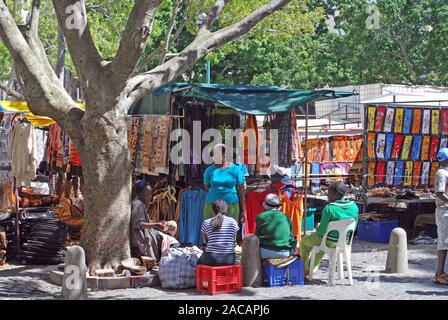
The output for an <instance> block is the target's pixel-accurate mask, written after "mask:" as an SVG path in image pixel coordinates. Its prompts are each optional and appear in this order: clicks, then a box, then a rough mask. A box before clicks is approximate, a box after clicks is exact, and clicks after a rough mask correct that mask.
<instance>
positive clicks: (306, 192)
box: [303, 103, 308, 235]
mask: <svg viewBox="0 0 448 320" xmlns="http://www.w3.org/2000/svg"><path fill="white" fill-rule="evenodd" d="M303 170H304V171H305V181H303V186H304V191H305V194H304V198H303V215H304V219H305V220H303V235H306V211H307V208H308V203H307V202H308V103H307V104H306V105H305V163H304V166H303Z"/></svg>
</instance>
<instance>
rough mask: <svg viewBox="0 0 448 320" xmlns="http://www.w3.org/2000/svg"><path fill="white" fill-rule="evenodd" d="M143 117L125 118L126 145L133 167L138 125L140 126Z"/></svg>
mask: <svg viewBox="0 0 448 320" xmlns="http://www.w3.org/2000/svg"><path fill="white" fill-rule="evenodd" d="M142 122H143V119H142V118H141V117H129V118H127V119H126V124H127V133H128V147H129V153H130V156H131V166H132V168H134V167H135V161H136V156H137V142H138V134H139V131H140V127H141V126H142Z"/></svg>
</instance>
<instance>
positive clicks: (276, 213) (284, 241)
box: [255, 193, 297, 259]
mask: <svg viewBox="0 0 448 320" xmlns="http://www.w3.org/2000/svg"><path fill="white" fill-rule="evenodd" d="M280 206H281V199H280V197H279V196H277V195H275V194H272V193H271V194H268V195H266V197H265V200H264V203H263V207H264V208H265V209H266V210H267V211H265V212H263V213H261V214H259V215H258V216H257V218H256V231H255V235H256V236H257V237H258V239H259V240H260V255H261V258H262V259H282V258H288V257H290V256H292V255H293V254H294V253H295V249H296V245H297V239H296V237H295V236H294V235H293V234H292V223H291V220H290V219H289V217H288V216H287V215H286V214H284V213H283V212H281V211H280Z"/></svg>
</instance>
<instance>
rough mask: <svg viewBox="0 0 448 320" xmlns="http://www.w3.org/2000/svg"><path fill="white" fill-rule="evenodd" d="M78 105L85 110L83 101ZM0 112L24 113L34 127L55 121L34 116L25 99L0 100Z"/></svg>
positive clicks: (47, 124)
mask: <svg viewBox="0 0 448 320" xmlns="http://www.w3.org/2000/svg"><path fill="white" fill-rule="evenodd" d="M78 107H79V108H80V109H83V110H85V105H84V102H81V103H78ZM1 112H11V113H25V114H26V116H25V117H26V118H27V119H28V121H29V122H31V123H32V124H33V125H34V126H35V127H47V126H49V125H52V124H54V123H56V122H55V121H54V120H53V119H51V118H48V117H43V116H35V115H34V114H33V113H32V112H31V111H30V109H29V108H28V103H26V101H0V113H1Z"/></svg>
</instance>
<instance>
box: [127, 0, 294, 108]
mask: <svg viewBox="0 0 448 320" xmlns="http://www.w3.org/2000/svg"><path fill="white" fill-rule="evenodd" d="M291 1H292V0H272V1H271V2H269V3H267V4H265V5H263V6H261V7H260V8H258V9H256V10H255V11H253V12H252V13H251V14H250V15H248V16H247V17H245V18H244V19H243V20H241V21H240V22H237V23H235V24H233V25H230V26H228V27H226V28H223V29H221V30H219V31H217V32H213V33H205V34H203V35H198V37H196V39H195V40H194V41H193V42H192V43H191V44H190V45H189V46H187V47H186V48H185V49H184V50H183V51H182V52H181V53H180V54H179V55H178V56H176V57H174V58H173V59H171V60H169V61H167V62H165V63H164V64H162V65H160V66H158V67H156V68H154V69H153V70H151V71H148V72H145V73H143V74H141V75H138V76H135V77H133V78H131V79H130V80H129V81H128V84H127V87H126V90H125V92H124V94H125V95H127V97H126V98H124V97H122V99H126V103H125V104H127V105H129V106H130V105H132V104H133V103H135V102H137V101H138V100H140V99H142V98H143V97H144V96H145V95H147V94H149V93H151V92H152V91H154V90H156V89H157V88H159V87H161V86H163V85H165V84H166V83H168V82H170V81H172V80H174V79H176V78H177V77H178V76H179V75H181V74H182V73H184V72H185V71H187V70H188V69H189V68H191V67H192V66H193V65H194V64H195V63H196V61H198V60H199V59H201V58H203V57H204V56H206V55H207V53H209V52H210V51H211V50H213V49H215V48H217V47H219V46H221V45H222V44H224V43H227V42H229V41H232V40H234V39H236V38H238V37H240V36H242V35H244V34H245V33H247V32H249V31H250V30H251V29H252V28H253V27H254V26H256V25H257V24H258V23H259V22H260V21H261V20H263V19H264V18H265V17H267V16H269V15H271V14H272V13H274V12H275V11H278V10H280V9H282V8H283V7H284V6H286V5H287V4H288V3H289V2H291Z"/></svg>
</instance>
